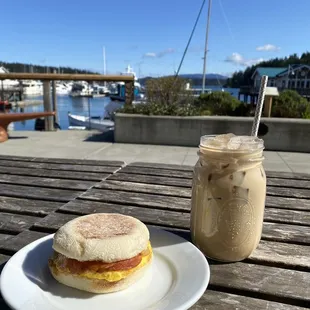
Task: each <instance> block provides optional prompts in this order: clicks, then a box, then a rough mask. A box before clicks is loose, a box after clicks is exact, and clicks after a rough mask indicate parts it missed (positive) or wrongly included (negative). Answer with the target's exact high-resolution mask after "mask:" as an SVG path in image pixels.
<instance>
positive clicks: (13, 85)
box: [0, 67, 19, 89]
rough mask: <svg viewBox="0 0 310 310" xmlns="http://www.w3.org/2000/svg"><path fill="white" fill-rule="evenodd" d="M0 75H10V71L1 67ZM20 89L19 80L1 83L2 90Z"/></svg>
mask: <svg viewBox="0 0 310 310" xmlns="http://www.w3.org/2000/svg"><path fill="white" fill-rule="evenodd" d="M0 73H10V71H9V70H8V69H6V68H4V67H0ZM18 87H19V81H18V80H3V81H1V82H0V88H1V89H2V88H3V89H14V88H18Z"/></svg>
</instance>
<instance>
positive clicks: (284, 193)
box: [267, 181, 310, 199]
mask: <svg viewBox="0 0 310 310" xmlns="http://www.w3.org/2000/svg"><path fill="white" fill-rule="evenodd" d="M296 182H297V181H296ZM267 195H271V196H281V197H292V198H306V199H309V198H310V189H303V188H289V187H274V186H267Z"/></svg>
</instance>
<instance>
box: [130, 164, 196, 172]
mask: <svg viewBox="0 0 310 310" xmlns="http://www.w3.org/2000/svg"><path fill="white" fill-rule="evenodd" d="M128 166H130V167H142V168H154V169H169V170H180V171H190V172H191V171H193V169H194V167H193V166H187V165H170V164H157V163H144V162H134V163H130V164H129V165H128Z"/></svg>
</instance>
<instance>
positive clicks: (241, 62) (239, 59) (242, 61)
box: [225, 53, 264, 67]
mask: <svg viewBox="0 0 310 310" xmlns="http://www.w3.org/2000/svg"><path fill="white" fill-rule="evenodd" d="M225 61H226V62H230V63H233V64H235V65H238V66H244V67H247V66H252V65H256V64H257V63H259V62H262V61H264V59H263V58H250V59H246V58H244V57H243V56H242V55H240V54H239V53H233V54H232V55H231V56H227V57H226V59H225Z"/></svg>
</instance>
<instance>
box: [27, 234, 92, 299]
mask: <svg viewBox="0 0 310 310" xmlns="http://www.w3.org/2000/svg"><path fill="white" fill-rule="evenodd" d="M52 242H53V240H52V239H48V240H45V241H43V242H42V243H39V244H38V245H37V246H36V247H35V248H34V249H32V250H31V251H29V252H28V254H27V255H26V257H25V260H24V262H23V265H22V268H23V272H24V274H25V275H26V277H27V278H28V279H29V280H30V281H32V282H33V283H35V284H36V285H37V286H38V287H40V288H41V289H42V290H43V291H45V292H48V293H50V294H52V295H55V296H59V297H62V298H76V299H86V298H92V297H93V296H94V294H91V293H87V292H82V291H79V290H77V289H73V288H70V287H67V286H65V285H62V284H60V283H59V282H57V281H56V280H55V279H54V278H53V276H52V275H51V273H50V270H49V267H48V259H49V257H50V256H51V255H52V251H53V250H52Z"/></svg>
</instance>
